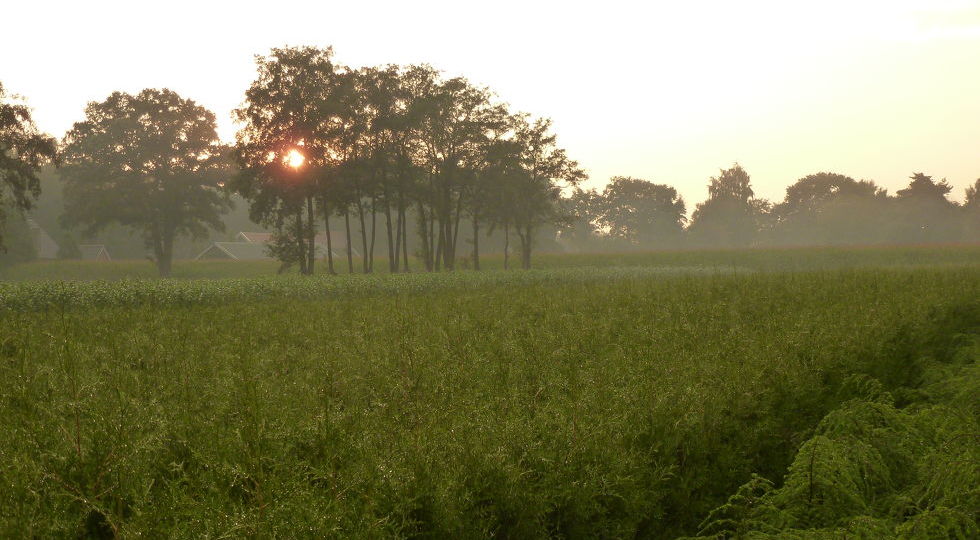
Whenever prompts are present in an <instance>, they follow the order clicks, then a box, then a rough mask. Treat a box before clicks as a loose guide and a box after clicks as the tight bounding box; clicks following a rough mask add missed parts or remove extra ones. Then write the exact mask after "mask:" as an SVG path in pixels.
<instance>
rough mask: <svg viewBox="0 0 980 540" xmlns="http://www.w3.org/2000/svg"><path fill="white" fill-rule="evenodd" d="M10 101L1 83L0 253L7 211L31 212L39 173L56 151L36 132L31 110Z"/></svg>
mask: <svg viewBox="0 0 980 540" xmlns="http://www.w3.org/2000/svg"><path fill="white" fill-rule="evenodd" d="M13 98H14V96H11V95H8V94H7V93H6V90H5V89H4V87H3V83H2V82H0V249H3V245H4V242H3V239H4V236H3V226H4V223H5V221H6V209H7V208H8V207H12V208H13V209H14V210H17V211H24V210H28V209H30V208H31V206H32V204H33V201H34V199H36V198H37V196H38V195H39V194H40V191H41V188H40V180H39V179H38V171H39V170H40V168H41V165H43V164H44V163H45V162H47V161H49V160H52V159H54V158H55V156H56V151H57V146H56V144H55V140H54V139H53V138H51V137H49V136H48V135H45V134H43V133H41V132H40V131H39V130H38V129H37V126H36V125H35V124H34V120H33V119H32V118H31V110H30V108H28V107H27V105H25V104H23V103H20V102H18V101H15V100H14V99H13Z"/></svg>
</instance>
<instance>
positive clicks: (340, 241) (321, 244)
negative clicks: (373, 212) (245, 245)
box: [235, 231, 361, 257]
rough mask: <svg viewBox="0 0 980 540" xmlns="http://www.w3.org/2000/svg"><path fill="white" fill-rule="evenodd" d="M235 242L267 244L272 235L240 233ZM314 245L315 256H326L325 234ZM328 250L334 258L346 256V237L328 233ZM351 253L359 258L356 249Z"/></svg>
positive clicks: (321, 234)
mask: <svg viewBox="0 0 980 540" xmlns="http://www.w3.org/2000/svg"><path fill="white" fill-rule="evenodd" d="M235 240H236V241H238V242H249V243H252V244H262V245H265V244H268V243H269V242H271V241H272V233H267V232H245V231H242V232H240V233H238V234H237V235H236V236H235ZM314 243H315V245H316V250H317V254H318V255H320V256H321V257H326V256H327V235H326V233H320V234H317V235H316V238H315V240H314ZM330 248H331V249H332V250H333V256H334V257H342V256H344V255H346V254H347V236H346V235H344V234H341V233H339V232H337V231H330ZM351 251H352V252H353V253H354V255H355V256H358V257H360V256H361V254H360V252H359V251H357V249H356V248H353V247H352V248H351Z"/></svg>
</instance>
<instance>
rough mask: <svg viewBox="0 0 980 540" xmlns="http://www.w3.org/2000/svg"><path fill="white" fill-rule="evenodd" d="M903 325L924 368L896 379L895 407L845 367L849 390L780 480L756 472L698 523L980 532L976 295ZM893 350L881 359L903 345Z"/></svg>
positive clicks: (802, 531)
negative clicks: (910, 381)
mask: <svg viewBox="0 0 980 540" xmlns="http://www.w3.org/2000/svg"><path fill="white" fill-rule="evenodd" d="M950 323H952V324H950ZM906 328H907V327H906ZM957 330H961V331H963V332H964V333H955V332H957ZM951 334H952V335H953V339H950V337H951ZM900 335H902V336H903V339H902V343H903V349H902V352H904V353H905V355H906V357H907V358H908V359H909V360H908V361H910V362H913V363H915V364H917V365H918V366H919V371H920V372H921V373H922V378H920V379H918V380H917V381H916V382H915V384H916V386H915V387H913V388H910V387H907V386H897V387H894V389H893V391H895V392H897V393H901V394H904V395H906V396H907V395H910V390H914V392H913V393H911V395H914V396H915V399H914V400H908V399H906V400H905V401H907V403H906V404H905V406H904V407H903V408H899V407H897V406H896V403H895V400H894V399H893V397H892V394H891V393H890V392H889V391H887V389H886V387H885V386H884V385H883V384H882V383H880V382H878V380H876V379H874V378H873V377H869V376H868V375H864V374H856V375H851V376H849V377H848V378H847V379H846V380H845V382H844V384H843V385H842V387H841V390H842V393H843V395H845V396H849V397H850V399H849V400H847V401H845V402H844V403H843V404H842V405H841V407H840V408H838V409H836V410H834V411H832V412H830V413H829V414H828V415H827V416H825V417H824V418H823V420H821V421H820V423H819V424H818V425H817V427H816V430H815V433H814V435H813V436H812V437H811V438H810V439H809V440H808V441H806V442H805V443H804V444H803V445H802V446H801V447H800V449H799V452H798V453H797V455H796V458H795V459H794V461H793V463H792V465H790V467H789V471H788V473H787V475H786V477H785V478H784V479H783V482H782V485H781V486H780V487H778V488H777V487H775V486H774V485H773V484H772V483H771V482H769V481H768V480H765V479H762V478H759V477H753V480H751V481H750V482H749V483H747V484H745V485H743V486H742V487H741V488H739V490H738V492H737V493H736V495H733V496H732V498H731V499H729V502H728V503H727V504H726V505H723V506H721V507H719V508H718V509H716V510H714V511H713V512H712V513H711V514H709V515H708V518H707V519H706V520H705V522H704V523H702V527H701V534H702V535H704V536H705V537H706V538H707V537H710V538H716V537H753V538H755V537H758V538H762V537H769V536H768V535H773V536H776V535H778V536H780V537H787V536H794V535H799V536H801V537H802V536H807V537H822V536H823V537H828V538H829V537H835V536H836V535H845V536H855V535H857V536H862V535H863V536H868V535H869V531H864V532H862V528H864V527H867V526H869V525H870V526H872V529H873V532H872V533H870V536H874V537H878V538H885V537H888V538H973V537H976V536H977V535H978V534H980V527H978V522H977V515H976V510H977V508H980V490H978V489H977V487H976V486H978V485H980V452H978V446H977V435H978V433H980V415H978V413H980V408H978V407H977V402H976V396H977V395H978V393H980V365H978V364H977V359H978V358H980V304H978V303H973V304H969V303H967V304H964V305H962V306H960V307H958V308H956V309H953V310H950V311H949V312H947V313H945V314H940V315H939V316H937V317H936V319H935V320H933V321H930V323H929V324H927V325H923V326H922V327H919V328H918V329H917V330H916V331H915V332H914V334H911V336H912V337H911V338H909V337H904V336H909V335H910V334H908V333H907V330H903V331H902V333H900ZM940 336H941V337H940ZM935 338H940V339H939V341H938V342H936V341H935ZM909 345H913V346H912V347H909ZM937 346H938V348H936V347H937ZM886 350H887V349H886ZM889 352H890V354H889V355H888V356H887V357H886V358H884V359H883V360H890V359H891V357H892V355H894V354H895V353H898V352H899V351H895V350H891V351H889ZM871 367H873V366H871Z"/></svg>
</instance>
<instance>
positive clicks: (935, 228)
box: [891, 172, 959, 243]
mask: <svg viewBox="0 0 980 540" xmlns="http://www.w3.org/2000/svg"><path fill="white" fill-rule="evenodd" d="M910 180H911V181H910V182H909V185H908V187H906V188H905V189H900V190H898V192H897V193H896V197H895V201H894V213H893V215H892V216H891V220H892V233H891V241H893V242H903V243H904V242H912V243H922V242H943V241H945V242H948V241H951V240H958V236H959V223H958V222H959V220H958V215H957V212H956V205H955V204H954V203H953V202H952V201H950V200H949V199H947V198H946V195H947V194H949V192H950V191H952V189H953V188H952V186H950V185H949V183H947V182H946V180H945V179H943V180H941V181H939V182H936V181H935V180H933V179H932V177H931V176H928V175H926V174H923V173H921V172H918V173H914V174H913V175H912V176H911V177H910Z"/></svg>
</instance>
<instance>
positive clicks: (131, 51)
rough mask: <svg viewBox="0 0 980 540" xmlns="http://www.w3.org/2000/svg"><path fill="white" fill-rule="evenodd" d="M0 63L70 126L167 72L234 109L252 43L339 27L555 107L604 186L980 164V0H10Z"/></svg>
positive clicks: (350, 41)
mask: <svg viewBox="0 0 980 540" xmlns="http://www.w3.org/2000/svg"><path fill="white" fill-rule="evenodd" d="M3 11H4V16H5V18H9V20H11V21H16V22H17V23H16V24H11V25H8V28H5V31H4V32H3V33H0V49H2V50H6V51H18V52H17V53H16V54H11V53H5V56H4V58H2V62H0V78H2V80H3V82H4V84H5V86H6V87H7V88H8V90H9V91H12V92H14V93H18V94H22V95H24V96H25V97H27V98H28V102H29V104H30V105H32V106H33V107H34V109H35V119H36V121H37V123H38V125H39V126H40V127H41V128H42V129H44V130H47V131H48V132H50V133H52V134H53V135H56V136H59V137H60V136H61V135H62V134H63V133H64V131H65V130H66V129H68V128H69V127H70V126H71V124H72V123H73V122H75V121H77V120H80V119H81V118H82V115H83V112H82V109H83V107H84V105H85V103H86V102H88V101H91V100H102V99H104V98H105V97H106V96H107V95H108V94H109V93H110V92H112V91H114V90H124V91H129V92H137V91H139V90H140V89H142V88H145V87H169V88H172V89H174V90H176V91H177V92H179V93H181V94H183V95H185V96H187V97H190V98H192V99H195V100H197V101H198V102H200V103H202V104H203V105H205V106H207V107H209V108H211V109H212V110H214V111H215V113H216V114H217V115H218V121H219V125H220V128H221V135H222V137H223V138H225V139H227V140H231V138H232V136H233V133H234V131H235V126H234V124H233V123H232V121H231V118H230V115H229V113H230V111H231V109H232V108H234V107H235V106H236V105H237V104H238V103H239V102H240V100H241V99H242V95H243V92H244V90H245V88H246V86H247V85H248V83H249V82H250V81H251V80H252V79H253V78H254V68H253V63H252V56H253V55H254V54H257V53H265V52H267V51H268V49H269V48H271V47H274V46H281V45H286V44H288V45H303V44H313V45H321V46H323V45H332V46H334V48H335V50H336V53H337V59H338V61H340V62H342V63H346V64H349V65H352V66H359V65H366V64H385V63H401V64H407V63H421V62H427V63H430V64H432V65H434V66H436V67H437V68H440V69H443V70H445V71H446V72H448V73H450V74H460V75H464V76H467V77H468V78H470V79H471V80H473V81H475V82H477V83H480V84H485V85H487V86H490V87H491V88H493V89H494V90H495V91H496V92H497V93H498V94H499V96H500V98H501V99H502V100H504V101H506V102H509V103H510V104H512V106H513V108H514V109H523V110H526V111H528V112H531V113H533V114H535V115H541V116H549V117H552V118H553V119H554V121H555V130H556V132H557V133H558V135H559V142H560V144H562V145H563V146H565V147H567V148H568V150H569V153H570V155H571V156H572V157H573V158H575V159H578V160H579V161H580V162H581V163H582V165H583V166H584V167H585V168H586V169H587V170H588V171H589V173H590V175H591V178H592V179H591V184H592V185H602V184H603V183H605V182H606V181H607V180H608V179H609V177H610V176H612V175H631V176H635V177H641V178H646V179H648V180H652V181H656V182H661V183H667V184H671V185H673V186H676V187H677V189H678V191H679V192H680V193H681V194H682V195H683V196H684V198H685V199H686V201H687V202H688V206H689V208H693V206H694V203H696V202H698V201H701V200H703V199H705V198H706V196H707V189H706V184H707V180H708V177H709V176H712V175H716V174H717V173H718V169H719V168H722V167H727V166H729V165H731V163H732V162H734V161H738V162H740V163H741V164H742V165H743V166H744V167H745V168H746V169H747V170H748V172H749V173H750V174H751V175H752V183H753V186H754V187H755V190H756V194H757V195H758V196H762V197H767V198H770V199H773V200H780V199H782V197H783V194H784V190H785V188H786V186H787V185H789V184H791V183H793V182H794V181H795V180H796V179H798V178H800V177H802V176H804V175H806V174H809V173H813V172H817V171H821V170H832V171H835V172H841V173H843V174H847V175H850V176H853V177H855V178H859V179H870V180H874V181H876V182H877V183H878V184H879V185H881V186H883V187H886V188H888V190H889V191H890V192H892V193H894V192H895V190H897V189H900V188H901V187H904V186H905V185H907V184H908V177H909V175H910V174H911V173H912V172H913V171H923V172H925V173H927V174H931V175H933V176H935V177H936V178H937V179H938V178H942V177H946V178H947V179H948V180H949V182H950V184H952V185H953V186H954V190H953V193H951V198H952V199H955V200H962V199H963V189H964V188H965V187H966V186H967V185H968V184H972V182H973V181H974V180H975V179H976V178H977V177H978V176H980V98H978V96H980V69H977V66H980V2H967V1H942V0H940V1H937V0H932V1H914V2H913V1H894V0H892V1H860V0H850V1H829V2H822V3H820V5H814V3H811V2H806V3H803V2H781V1H748V2H746V1H743V2H676V3H675V2H649V3H647V2H642V3H641V2H636V3H634V2H615V1H604V2H594V3H582V4H581V5H578V6H576V5H573V4H571V3H568V2H534V3H533V5H532V3H531V2H527V1H523V2H517V1H495V2H471V3H465V4H464V3H463V2H449V1H446V2H441V1H418V2H358V3H356V5H355V4H354V3H350V2H344V3H341V2H305V1H295V2H287V3H278V2H242V1H238V2H224V1H221V2H201V1H196V2H186V1H171V2H152V3H149V2H147V3H142V2H94V1H88V2H63V3H61V2H45V3H40V2H37V3H27V2H22V3H17V4H12V5H11V4H7V5H5V6H4V7H3Z"/></svg>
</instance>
